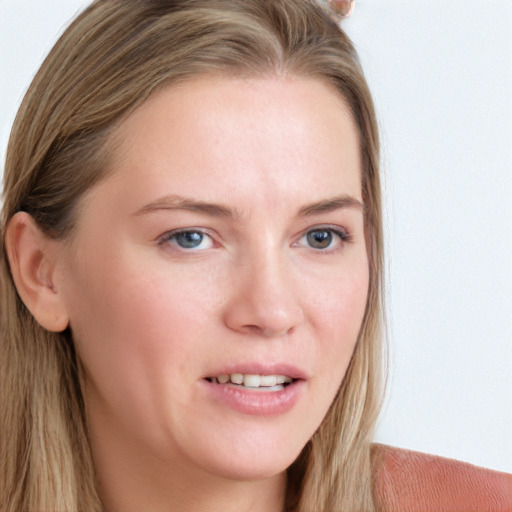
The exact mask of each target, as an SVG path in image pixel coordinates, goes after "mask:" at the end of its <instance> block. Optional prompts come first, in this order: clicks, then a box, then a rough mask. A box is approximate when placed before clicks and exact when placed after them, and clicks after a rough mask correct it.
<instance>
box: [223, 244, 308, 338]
mask: <svg viewBox="0 0 512 512" xmlns="http://www.w3.org/2000/svg"><path fill="white" fill-rule="evenodd" d="M285 252H286V251H285V250H283V249H282V248H280V247H278V246H276V245H275V244H272V243H266V244H262V245H259V246H258V248H257V250H254V251H250V254H247V255H246V256H245V257H244V258H243V261H241V262H240V263H239V265H238V267H237V269H236V272H235V274H236V280H235V281H236V284H235V287H234V288H235V289H234V292H233V296H232V297H231V302H230V304H229V306H228V310H227V312H226V323H227V324H228V326H229V327H230V328H231V329H234V330H237V331H243V332H245V333H253V334H258V335H262V336H267V337H268V336H282V335H284V334H287V333H289V332H291V331H292V330H293V329H294V327H296V326H297V325H298V323H300V321H301V319H302V308H301V305H300V297H299V296H298V293H297V289H296V286H295V284H296V283H295V278H294V272H293V268H292V267H291V266H290V263H291V262H290V261H289V259H288V258H286V255H285Z"/></svg>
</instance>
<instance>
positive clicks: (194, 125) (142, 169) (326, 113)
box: [113, 76, 361, 200]
mask: <svg viewBox="0 0 512 512" xmlns="http://www.w3.org/2000/svg"><path fill="white" fill-rule="evenodd" d="M113 147H114V150H113V152H114V154H113V157H114V158H113V167H114V169H113V171H114V173H113V174H114V176H116V175H117V178H119V177H120V176H122V177H123V180H122V181H123V182H124V181H126V180H128V181H130V182H131V186H132V189H133V187H136V189H137V192H141V191H143V190H145V189H148V191H147V192H148V194H150V193H153V194H155V193H156V192H157V191H156V190H154V189H155V188H158V187H161V188H163V189H165V190H162V192H168V193H174V192H179V193H182V194H184V195H188V196H189V195H193V194H195V193H197V187H198V183H200V184H202V185H203V186H202V187H201V189H202V190H201V193H202V194H203V196H206V197H204V199H215V200H218V197H217V195H219V194H225V193H226V192H227V191H229V190H233V188H234V187H236V188H237V190H238V192H239V193H240V195H244V194H246V195H248V196H250V195H252V194H254V193H256V192H257V191H258V190H260V189H261V190H267V191H270V190H274V191H275V192H276V193H278V192H281V193H282V194H284V195H285V196H287V197H290V196H292V195H293V194H295V195H297V194H298V195H299V196H300V195H301V194H302V195H304V194H305V193H307V195H309V196H310V197H309V198H310V199H315V198H314V197H311V196H315V195H317V196H319V197H321V196H325V195H326V194H327V193H328V192H329V190H328V189H330V188H333V187H334V188H336V189H339V190H336V191H335V192H340V193H350V194H351V195H354V196H356V197H358V198H360V195H361V191H360V188H361V186H360V181H361V179H360V173H361V165H360V154H359V153H360V150H359V142H358V133H357V129H356V127H355V123H354V121H353V118H352V115H351V113H350V109H349V108H348V106H347V105H346V102H345V101H344V99H343V98H342V96H341V95H340V94H339V93H338V92H337V91H336V90H335V89H334V88H333V87H332V86H330V85H328V84H326V83H324V82H322V81H319V80H314V79H309V78H297V77H271V78H247V79H233V78H225V77H219V76H205V77H200V78H196V79H194V80H190V81H188V82H186V83H182V84H179V85H173V86H169V87H166V88H164V89H161V90H159V91H158V92H156V93H155V94H154V95H153V96H151V97H150V98H149V99H148V100H147V101H146V102H144V103H143V104H142V105H141V106H140V107H139V108H138V109H137V110H136V111H134V112H133V113H132V114H131V115H129V116H128V117H127V118H126V119H125V120H124V121H123V122H122V123H121V124H120V126H119V127H118V129H117V130H116V132H115V144H114V146H113ZM137 183H138V184H137ZM206 184H207V186H206ZM177 187H178V188H180V189H181V190H179V191H176V190H174V189H175V188H177ZM149 189H152V190H149ZM167 189H169V190H167ZM333 192H334V191H333ZM330 195H333V194H330ZM207 196H215V197H207Z"/></svg>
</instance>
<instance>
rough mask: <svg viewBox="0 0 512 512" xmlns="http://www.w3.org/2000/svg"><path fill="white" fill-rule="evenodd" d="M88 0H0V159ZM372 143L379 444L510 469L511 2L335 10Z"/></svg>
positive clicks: (386, 4)
mask: <svg viewBox="0 0 512 512" xmlns="http://www.w3.org/2000/svg"><path fill="white" fill-rule="evenodd" d="M86 4H87V1H85V0H37V1H34V0H0V158H1V162H2V166H3V160H4V156H5V148H6V145H7V138H8V133H9V129H10V125H11V123H12V121H13V118H14V114H15V111H16V109H17V106H18V105H19V102H20V101H21V97H22V94H23V93H24V91H25V89H26V88H27V86H28V83H29V81H30V79H31V77H32V76H33V74H34V72H35V70H36V69H37V67H38V66H39V64H40V62H41V61H42V59H43V57H44V56H45V54H46V53H47V52H48V51H49V49H50V48H51V46H52V45H53V42H54V41H55V39H56V37H57V35H58V34H60V33H61V31H62V30H63V29H64V27H65V26H66V25H67V23H68V22H69V20H70V19H71V18H72V17H73V16H74V15H75V14H76V13H77V12H78V11H79V10H80V9H81V8H83V7H84V6H85V5H86ZM343 26H344V27H345V29H346V30H347V32H348V33H349V35H350V36H351V37H352V38H353V40H354V42H355V44H356V46H357V48H358V51H359V52H360V56H361V59H362V61H363V66H364V68H365V71H366V74H367V77H368V79H369V82H370V87H371V89H372V91H373V94H374V98H375V102H376V106H377V111H378V116H379V122H380V125H381V129H382V140H383V172H384V180H385V200H386V218H385V224H386V237H387V246H388V285H389V290H388V302H389V304H388V309H389V331H390V336H389V338H390V352H391V355H390V379H389V391H388V400H387V402H386V406H385V409H384V412H383V415H382V420H381V422H380V425H379V430H378V435H377V439H378V440H379V441H381V442H384V443H388V444H393V445H397V446H402V447H407V448H412V449H415V450H420V451H426V452H430V453H437V454H440V455H443V456H447V457H453V458H458V459H461V460H466V461H469V462H472V463H474V464H477V465H481V466H486V467H489V468H494V469H498V470H502V471H508V472H512V312H511V309H512V307H511V306H512V0H488V1H486V2H482V1H477V0H472V1H468V0H438V1H431V0H430V1H428V0H424V1H423V0H422V1H419V0H417V1H414V2H413V1H406V0H402V1H393V0H387V1H382V0H360V1H357V2H356V9H355V11H354V13H353V15H352V17H351V18H350V19H349V20H348V21H346V22H344V25H343Z"/></svg>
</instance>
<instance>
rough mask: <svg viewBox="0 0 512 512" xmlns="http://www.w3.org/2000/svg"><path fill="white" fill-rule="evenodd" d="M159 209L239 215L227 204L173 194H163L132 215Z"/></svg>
mask: <svg viewBox="0 0 512 512" xmlns="http://www.w3.org/2000/svg"><path fill="white" fill-rule="evenodd" d="M160 210H187V211H191V212H197V213H203V214H206V215H211V216H213V217H228V218H235V217H239V214H237V212H235V211H234V210H233V209H231V208H229V207H228V206H225V205H222V204H217V203H210V202H207V201H196V200H195V199H190V198H187V197H183V196H179V195H174V194H171V195H167V196H163V197H161V198H159V199H157V200H156V201H152V202H151V203H149V204H147V205H145V206H143V207H142V208H140V209H139V210H137V211H136V212H135V213H134V215H135V216H140V215H146V214H148V213H153V212H157V211H160Z"/></svg>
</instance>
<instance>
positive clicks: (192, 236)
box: [161, 229, 213, 251]
mask: <svg viewBox="0 0 512 512" xmlns="http://www.w3.org/2000/svg"><path fill="white" fill-rule="evenodd" d="M165 242H170V243H171V244H173V245H175V246H177V247H178V248H180V249H185V250H192V251H193V250H196V251H200V250H203V249H210V248H211V247H213V240H212V238H211V237H210V236H209V235H207V234H206V233H203V232H202V231H199V230H193V229H192V230H185V231H175V232H174V233H169V234H167V235H165V236H164V237H163V238H162V240H161V243H165Z"/></svg>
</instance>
